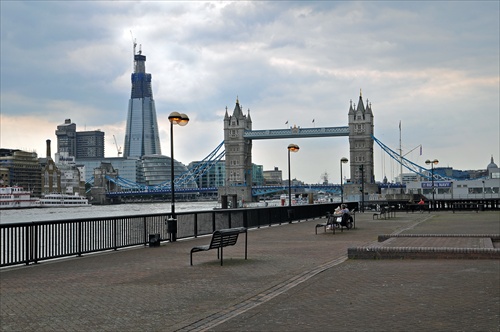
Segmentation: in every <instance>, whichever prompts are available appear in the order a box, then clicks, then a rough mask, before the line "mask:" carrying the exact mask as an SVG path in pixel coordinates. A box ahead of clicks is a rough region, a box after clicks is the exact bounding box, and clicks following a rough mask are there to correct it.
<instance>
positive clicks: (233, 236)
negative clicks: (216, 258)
mask: <svg viewBox="0 0 500 332" xmlns="http://www.w3.org/2000/svg"><path fill="white" fill-rule="evenodd" d="M239 234H240V231H238V230H220V231H215V232H214V233H213V235H212V241H210V249H215V248H220V247H227V246H234V245H235V244H236V241H238V235H239Z"/></svg>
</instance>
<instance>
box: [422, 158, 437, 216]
mask: <svg viewBox="0 0 500 332" xmlns="http://www.w3.org/2000/svg"><path fill="white" fill-rule="evenodd" d="M425 163H426V164H427V165H429V164H430V165H431V176H432V210H434V209H435V202H434V165H437V164H438V163H439V160H437V159H434V160H429V159H427V160H426V161H425Z"/></svg>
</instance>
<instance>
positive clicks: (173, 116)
mask: <svg viewBox="0 0 500 332" xmlns="http://www.w3.org/2000/svg"><path fill="white" fill-rule="evenodd" d="M168 121H170V123H172V124H178V125H179V126H185V125H187V123H188V122H189V117H188V116H187V115H186V114H184V113H179V112H172V113H170V115H169V116H168Z"/></svg>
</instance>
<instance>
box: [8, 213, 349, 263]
mask: <svg viewBox="0 0 500 332" xmlns="http://www.w3.org/2000/svg"><path fill="white" fill-rule="evenodd" d="M337 205H338V204H333V203H332V204H313V205H299V206H292V207H288V206H280V207H266V208H244V209H224V210H222V209H220V210H212V211H194V212H181V213H177V214H176V215H177V238H178V239H181V238H191V237H198V236H202V235H208V234H212V233H213V232H214V231H215V230H217V229H223V228H232V227H246V228H259V227H263V226H271V225H276V224H281V223H286V222H291V221H299V220H308V219H315V218H321V217H324V216H325V215H326V213H327V212H329V211H330V212H331V211H333V209H334V208H335V207H336V206H337ZM353 207H354V206H353ZM168 217H169V214H168V213H161V214H147V215H137V216H121V217H109V218H89V219H87V218H80V219H71V220H58V221H40V222H23V223H8V224H0V239H1V247H0V267H5V266H12V265H20V264H26V265H29V264H32V263H38V262H40V261H43V260H49V259H56V258H61V257H70V256H82V255H84V254H88V253H93V252H100V251H107V250H118V249H119V248H125V247H132V246H139V245H144V246H145V245H148V244H149V235H154V234H159V237H160V241H166V240H167V239H168V238H169V237H168V231H169V230H168V228H167V224H166V220H167V218H168Z"/></svg>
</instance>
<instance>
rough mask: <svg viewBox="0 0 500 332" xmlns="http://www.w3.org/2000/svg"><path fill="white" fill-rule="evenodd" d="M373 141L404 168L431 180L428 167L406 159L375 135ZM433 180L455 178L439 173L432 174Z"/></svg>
mask: <svg viewBox="0 0 500 332" xmlns="http://www.w3.org/2000/svg"><path fill="white" fill-rule="evenodd" d="M372 138H373V141H374V142H375V143H377V144H378V145H379V146H380V147H381V148H382V150H384V152H385V153H387V154H388V155H389V156H390V157H391V158H392V159H394V160H395V161H396V162H398V163H400V164H401V165H402V166H404V167H405V168H406V169H408V170H410V171H411V172H413V173H416V174H418V175H420V176H422V177H424V178H426V179H429V180H431V179H432V175H431V174H432V172H431V170H430V169H428V168H425V167H422V166H419V165H417V164H415V163H414V162H412V161H410V160H408V159H406V158H405V157H404V156H401V155H399V154H398V153H397V152H396V151H394V150H392V149H391V148H389V147H388V146H387V145H385V144H384V143H382V142H381V141H379V140H378V139H377V138H376V137H375V136H372ZM434 180H438V181H450V180H455V179H454V178H451V177H445V176H441V175H439V174H434Z"/></svg>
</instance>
